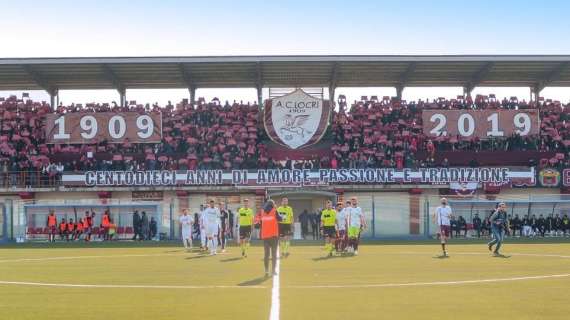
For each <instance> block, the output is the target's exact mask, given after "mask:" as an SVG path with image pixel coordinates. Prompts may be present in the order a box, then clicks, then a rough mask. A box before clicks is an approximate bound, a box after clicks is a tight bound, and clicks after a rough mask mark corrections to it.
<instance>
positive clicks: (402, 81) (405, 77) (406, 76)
mask: <svg viewBox="0 0 570 320" xmlns="http://www.w3.org/2000/svg"><path fill="white" fill-rule="evenodd" d="M416 67H417V63H416V62H410V63H409V64H408V67H407V68H406V70H405V71H404V72H402V74H401V75H400V78H399V79H398V85H397V87H402V88H404V87H405V86H406V83H407V82H408V81H410V77H411V76H412V74H413V73H414V71H416Z"/></svg>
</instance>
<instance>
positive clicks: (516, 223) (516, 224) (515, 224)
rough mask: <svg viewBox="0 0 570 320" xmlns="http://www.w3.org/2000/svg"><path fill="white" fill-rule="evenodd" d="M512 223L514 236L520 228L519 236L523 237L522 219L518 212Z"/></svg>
mask: <svg viewBox="0 0 570 320" xmlns="http://www.w3.org/2000/svg"><path fill="white" fill-rule="evenodd" d="M510 225H511V230H512V236H513V237H515V236H516V233H517V230H518V232H519V237H522V221H521V218H519V215H518V214H515V217H514V218H513V219H512V221H511V222H510Z"/></svg>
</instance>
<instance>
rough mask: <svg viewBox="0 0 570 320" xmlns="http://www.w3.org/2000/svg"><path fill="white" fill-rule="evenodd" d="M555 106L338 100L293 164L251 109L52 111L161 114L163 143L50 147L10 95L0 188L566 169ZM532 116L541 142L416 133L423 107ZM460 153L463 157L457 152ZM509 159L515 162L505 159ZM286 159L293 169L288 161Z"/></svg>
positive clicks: (559, 109)
mask: <svg viewBox="0 0 570 320" xmlns="http://www.w3.org/2000/svg"><path fill="white" fill-rule="evenodd" d="M569 106H570V105H564V104H561V103H560V102H558V101H550V100H542V101H539V102H538V103H534V102H532V103H531V102H526V101H519V100H517V99H516V98H514V97H511V98H510V99H504V100H501V101H499V100H497V99H496V98H495V97H494V96H492V95H490V96H477V97H476V98H475V99H470V98H467V99H464V98H463V97H458V98H457V99H451V100H446V99H443V98H439V99H436V100H434V101H432V102H429V101H418V102H405V101H397V100H392V99H390V98H388V97H384V98H383V99H382V100H379V99H378V98H377V97H375V96H373V97H371V98H368V97H362V99H361V100H360V101H356V102H354V103H353V104H351V105H350V107H349V106H348V103H347V102H346V99H345V98H344V97H343V96H340V99H339V102H338V110H336V111H335V112H334V114H333V119H332V120H333V121H332V125H331V126H330V129H329V132H328V134H327V135H326V136H325V140H328V141H329V143H331V147H330V151H328V149H327V152H328V154H319V157H314V158H312V159H309V160H303V161H297V162H295V160H298V159H288V158H283V157H284V156H287V157H289V156H290V154H288V153H280V154H277V153H270V152H268V148H267V143H268V142H269V139H268V138H267V136H266V135H265V132H264V129H263V125H262V123H261V120H260V115H261V114H260V112H259V108H258V106H257V105H255V104H244V103H233V104H229V103H227V102H226V103H225V104H221V103H220V101H219V100H217V99H214V100H213V101H212V102H209V103H206V102H205V101H204V100H203V99H201V100H199V102H198V103H197V105H196V106H190V105H188V104H187V103H185V102H183V103H179V104H177V105H176V106H174V105H173V104H171V103H169V104H168V105H166V106H164V107H159V106H158V105H156V104H155V105H152V106H151V105H146V106H143V105H140V104H139V105H137V104H134V103H133V104H129V105H128V106H126V107H119V106H117V105H108V104H88V105H80V104H72V105H70V106H59V107H58V108H57V110H56V112H57V113H60V114H61V113H69V112H105V111H135V112H139V113H143V112H162V117H163V139H162V141H161V143H158V144H135V143H130V142H125V143H123V144H112V143H107V142H105V141H103V142H100V143H98V144H91V145H89V144H86V145H49V144H46V140H45V132H44V131H45V123H44V121H43V118H44V116H45V115H46V114H48V113H50V112H52V110H51V108H50V106H49V105H48V104H46V103H44V102H34V101H32V100H29V99H25V100H21V99H17V98H16V97H14V96H12V97H9V98H7V99H0V110H2V111H1V112H0V164H1V167H0V184H1V185H3V186H8V185H10V186H13V185H34V186H35V185H53V184H56V183H57V178H58V176H59V175H60V174H61V173H62V172H63V171H83V170H94V169H97V170H108V169H113V170H133V169H139V170H153V169H236V168H240V169H248V168H258V167H261V168H278V167H283V166H291V167H297V168H319V167H327V168H341V167H343V168H346V167H354V168H363V167H397V168H403V167H427V166H455V165H471V166H477V165H493V164H494V163H493V161H495V162H496V161H498V160H497V159H500V162H501V164H503V165H521V164H522V165H540V166H547V165H550V166H561V167H566V166H568V165H569V164H570V158H569V157H568V151H569V150H568V147H569V146H570V131H569V128H570V121H568V120H570V119H569V115H568V107H569ZM529 108H539V110H540V117H541V121H542V122H541V128H540V135H538V136H527V137H524V138H522V137H519V136H510V137H504V138H496V139H491V140H479V139H460V138H458V137H453V136H451V137H439V138H437V139H434V140H431V139H429V138H427V137H426V136H424V134H423V131H422V122H421V113H422V110H424V109H442V110H445V109H529ZM455 151H462V152H455ZM513 155H516V156H513ZM287 160H293V161H287Z"/></svg>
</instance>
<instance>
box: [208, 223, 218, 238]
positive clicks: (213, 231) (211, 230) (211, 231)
mask: <svg viewBox="0 0 570 320" xmlns="http://www.w3.org/2000/svg"><path fill="white" fill-rule="evenodd" d="M218 231H219V228H218V225H213V226H206V236H207V237H215V236H217V235H218Z"/></svg>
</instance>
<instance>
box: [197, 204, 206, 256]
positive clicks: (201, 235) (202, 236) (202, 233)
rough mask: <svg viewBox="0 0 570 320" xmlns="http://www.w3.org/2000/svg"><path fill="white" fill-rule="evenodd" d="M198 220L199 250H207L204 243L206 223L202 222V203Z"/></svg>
mask: <svg viewBox="0 0 570 320" xmlns="http://www.w3.org/2000/svg"><path fill="white" fill-rule="evenodd" d="M198 222H199V224H200V250H207V249H208V244H207V243H206V225H205V223H204V205H202V204H201V205H200V213H199V214H198Z"/></svg>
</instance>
